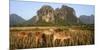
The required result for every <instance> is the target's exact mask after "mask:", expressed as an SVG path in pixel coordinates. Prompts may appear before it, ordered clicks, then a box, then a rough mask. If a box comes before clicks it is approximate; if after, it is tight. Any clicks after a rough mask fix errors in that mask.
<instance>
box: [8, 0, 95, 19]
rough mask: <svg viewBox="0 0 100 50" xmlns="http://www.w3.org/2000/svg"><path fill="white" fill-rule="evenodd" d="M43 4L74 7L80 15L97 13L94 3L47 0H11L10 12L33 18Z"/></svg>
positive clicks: (56, 6) (25, 17) (55, 6)
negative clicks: (46, 0) (50, 1)
mask: <svg viewBox="0 0 100 50" xmlns="http://www.w3.org/2000/svg"><path fill="white" fill-rule="evenodd" d="M43 5H50V6H51V7H53V8H54V9H56V8H60V7H61V6H62V5H67V6H69V7H72V8H74V10H75V12H76V16H77V17H79V16H80V15H88V16H90V15H91V14H93V15H95V6H94V5H79V4H67V3H66V4H65V3H46V2H33V1H10V14H17V15H19V16H21V17H22V18H23V19H25V20H29V19H31V18H32V17H33V16H35V15H37V11H38V10H39V9H40V8H41V7H42V6H43Z"/></svg>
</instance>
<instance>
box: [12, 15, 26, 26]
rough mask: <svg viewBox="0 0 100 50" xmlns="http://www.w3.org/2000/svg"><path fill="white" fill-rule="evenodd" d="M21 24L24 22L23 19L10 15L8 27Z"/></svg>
mask: <svg viewBox="0 0 100 50" xmlns="http://www.w3.org/2000/svg"><path fill="white" fill-rule="evenodd" d="M22 22H25V20H24V19H23V18H21V17H20V16H18V15H17V14H10V26H14V25H16V24H19V23H22Z"/></svg>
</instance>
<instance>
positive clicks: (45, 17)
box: [37, 5, 55, 22]
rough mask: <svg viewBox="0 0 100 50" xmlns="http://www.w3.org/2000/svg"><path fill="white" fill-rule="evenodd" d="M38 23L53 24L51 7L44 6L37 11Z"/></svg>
mask: <svg viewBox="0 0 100 50" xmlns="http://www.w3.org/2000/svg"><path fill="white" fill-rule="evenodd" d="M37 15H38V16H39V20H40V21H44V22H53V21H54V20H55V19H54V9H53V8H52V7H51V6H48V5H44V6H43V7H42V8H40V10H38V11H37Z"/></svg>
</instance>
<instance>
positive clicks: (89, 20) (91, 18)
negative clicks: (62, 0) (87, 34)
mask: <svg viewBox="0 0 100 50" xmlns="http://www.w3.org/2000/svg"><path fill="white" fill-rule="evenodd" d="M79 20H80V21H81V22H82V23H84V24H94V15H91V16H86V15H81V16H80V17H79Z"/></svg>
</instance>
